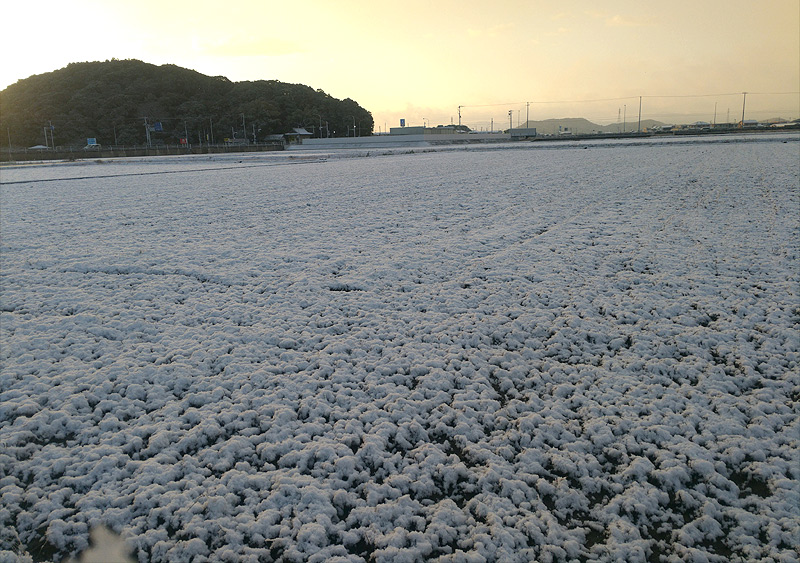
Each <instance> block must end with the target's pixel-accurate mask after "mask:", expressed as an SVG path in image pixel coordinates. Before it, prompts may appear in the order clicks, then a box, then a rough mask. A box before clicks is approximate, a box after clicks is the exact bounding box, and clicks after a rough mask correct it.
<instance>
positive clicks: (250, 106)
mask: <svg viewBox="0 0 800 563" xmlns="http://www.w3.org/2000/svg"><path fill="white" fill-rule="evenodd" d="M145 119H146V120H147V124H148V127H150V128H151V141H152V142H154V143H167V144H172V143H177V142H179V140H180V138H184V137H188V140H189V142H190V143H198V142H200V141H202V142H203V143H207V142H211V141H214V142H216V143H221V142H223V141H224V140H225V139H226V138H237V139H241V138H242V137H245V136H246V138H247V139H249V140H250V141H251V142H252V141H253V138H254V136H255V139H256V140H257V141H263V140H265V139H266V138H267V137H268V136H269V135H276V134H283V133H287V132H289V131H291V130H292V129H293V128H295V127H305V128H306V129H307V130H308V131H309V132H313V133H314V136H320V134H321V135H322V136H328V135H329V136H332V137H333V136H335V137H345V136H352V135H353V134H354V126H355V134H357V135H369V134H371V133H372V128H373V120H372V115H371V114H370V113H369V112H368V111H367V110H365V109H364V108H362V107H361V106H359V105H358V103H356V102H355V101H353V100H351V99H350V98H346V99H344V100H339V99H336V98H333V97H332V96H330V95H328V94H326V93H325V92H323V91H322V90H314V89H313V88H311V87H309V86H304V85H302V84H287V83H283V82H278V81H276V80H259V81H255V82H231V81H230V80H228V79H227V78H225V77H223V76H213V77H212V76H206V75H204V74H200V73H199V72H196V71H193V70H189V69H186V68H181V67H178V66H175V65H161V66H157V65H152V64H148V63H144V62H142V61H137V60H115V59H114V60H110V61H105V62H86V63H72V64H70V65H68V66H67V67H66V68H62V69H60V70H56V71H54V72H49V73H45V74H39V75H35V76H31V77H30V78H26V79H24V80H20V81H18V82H16V83H15V84H12V85H11V86H9V87H8V88H6V89H5V90H3V91H2V92H0V128H2V133H3V135H0V145H3V146H8V144H9V138H10V142H11V145H12V146H15V147H20V146H31V145H35V144H44V143H45V131H44V130H45V128H47V135H48V143H49V142H50V134H51V133H52V138H53V139H54V141H55V145H56V146H64V145H76V144H85V143H86V139H87V138H92V137H93V138H96V139H97V142H98V143H100V144H103V145H112V144H115V143H116V144H119V145H135V144H144V143H145V142H146V129H147V128H146V126H145ZM156 123H160V124H161V126H160V127H158V129H160V130H152V128H153V127H154V126H155V124H156ZM326 124H327V128H326ZM51 126H52V129H51ZM320 127H321V129H320Z"/></svg>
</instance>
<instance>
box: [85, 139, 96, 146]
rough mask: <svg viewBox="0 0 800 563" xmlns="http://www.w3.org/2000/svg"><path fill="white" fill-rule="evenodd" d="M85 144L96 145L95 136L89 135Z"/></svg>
mask: <svg viewBox="0 0 800 563" xmlns="http://www.w3.org/2000/svg"><path fill="white" fill-rule="evenodd" d="M86 144H87V145H96V144H97V137H89V138H88V139H86Z"/></svg>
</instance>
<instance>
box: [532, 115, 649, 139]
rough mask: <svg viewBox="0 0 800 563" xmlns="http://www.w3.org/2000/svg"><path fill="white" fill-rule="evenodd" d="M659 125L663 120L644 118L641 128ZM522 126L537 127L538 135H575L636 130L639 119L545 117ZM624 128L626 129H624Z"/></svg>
mask: <svg viewBox="0 0 800 563" xmlns="http://www.w3.org/2000/svg"><path fill="white" fill-rule="evenodd" d="M659 125H664V123H662V122H661V121H656V120H654V119H643V120H642V123H641V130H642V131H644V130H645V129H650V128H652V127H656V126H659ZM520 127H533V128H536V133H537V134H538V135H557V134H558V133H559V132H562V133H563V132H565V131H569V132H571V133H572V134H573V135H580V134H586V133H621V132H628V133H632V132H636V131H637V130H638V129H639V121H638V120H633V121H626V122H625V123H622V122H620V123H612V124H610V125H598V124H597V123H592V122H591V121H589V120H588V119H584V118H582V117H564V118H557V119H543V120H540V121H532V120H531V121H527V122H526V123H525V124H523V125H520ZM623 130H624V131H623Z"/></svg>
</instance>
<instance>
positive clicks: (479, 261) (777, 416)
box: [0, 133, 800, 562]
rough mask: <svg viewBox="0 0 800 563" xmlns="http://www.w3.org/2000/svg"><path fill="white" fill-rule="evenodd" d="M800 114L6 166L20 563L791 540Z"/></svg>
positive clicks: (798, 500)
mask: <svg viewBox="0 0 800 563" xmlns="http://www.w3.org/2000/svg"><path fill="white" fill-rule="evenodd" d="M799 143H800V137H798V136H797V135H796V134H786V133H781V134H775V135H760V136H741V137H725V138H724V140H723V139H722V138H716V137H708V138H692V139H680V140H675V141H653V140H651V141H633V142H632V141H626V142H613V141H604V142H577V141H576V142H572V141H570V142H569V143H558V142H553V143H537V144H528V143H525V144H509V145H497V146H490V145H485V146H469V147H440V148H435V149H430V150H425V151H420V150H414V151H400V150H396V151H387V152H386V154H383V153H382V154H377V153H375V152H373V153H372V154H370V155H369V156H367V154H366V153H359V152H357V151H353V152H336V151H332V152H330V153H310V154H305V153H304V154H303V156H302V157H297V156H296V155H293V154H289V153H275V154H265V155H250V154H248V155H244V156H243V155H237V156H232V155H219V156H213V157H209V156H203V157H199V156H198V157H171V158H154V159H129V160H125V159H120V160H106V161H81V162H74V163H59V164H44V163H42V164H34V165H30V164H29V165H20V166H7V167H4V168H3V169H2V170H0V174H2V184H0V213H1V216H0V219H2V220H1V221H0V235H2V248H1V251H2V254H1V255H0V257H1V258H2V263H1V266H2V267H1V269H0V273H1V274H2V278H1V279H2V281H1V283H2V286H0V287H2V302H1V303H0V305H1V307H0V358H2V359H1V360H0V361H1V362H2V363H1V366H2V370H1V371H0V530H2V532H0V561H11V560H17V559H20V560H31V559H32V558H33V559H40V558H50V559H52V558H55V559H63V558H67V557H77V556H78V553H79V552H81V551H82V550H85V549H86V548H87V547H89V545H90V533H91V532H92V530H98V529H101V530H102V529H103V528H108V529H110V530H112V531H114V532H116V533H118V534H121V536H122V537H123V538H125V540H126V542H127V545H128V546H129V549H130V550H131V552H132V554H133V556H134V557H135V558H137V559H138V560H139V561H142V562H144V561H234V560H235V561H268V560H282V561H312V560H313V561H317V560H318V561H368V560H369V561H372V560H374V561H420V560H437V559H438V560H441V561H530V560H537V561H568V560H581V561H612V560H627V561H659V560H661V561H674V560H694V561H701V560H708V561H721V560H726V561H793V560H794V561H796V560H797V550H798V549H800V541H799V540H798V538H800V508H798V507H800V487H799V486H798V482H799V481H800V469H799V468H800V463H799V462H800V460H799V459H798V453H797V452H798V451H800V450H799V449H798V446H799V445H800V444H799V443H798V442H799V441H800V437H799V436H800V433H799V432H798V430H800V427H799V425H798V416H797V415H798V389H800V375H799V374H798V358H799V355H800V342H798V313H800V301H798V268H797V264H798V256H800V251H799V250H800V249H799V248H798V247H799V246H800V236H798V235H800V219H798V217H799V216H800V215H798V213H797V210H798V209H800V190H799V189H798V186H799V185H800V161H798V159H797V154H798V146H799Z"/></svg>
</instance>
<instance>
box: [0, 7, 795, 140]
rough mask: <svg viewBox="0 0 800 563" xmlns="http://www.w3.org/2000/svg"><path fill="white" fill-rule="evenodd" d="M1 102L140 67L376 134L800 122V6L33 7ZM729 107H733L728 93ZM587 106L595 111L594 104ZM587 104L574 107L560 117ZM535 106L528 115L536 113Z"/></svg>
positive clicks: (10, 36)
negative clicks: (303, 102)
mask: <svg viewBox="0 0 800 563" xmlns="http://www.w3.org/2000/svg"><path fill="white" fill-rule="evenodd" d="M2 14H3V20H4V25H3V31H4V33H3V34H4V44H5V46H6V48H8V47H9V46H13V54H11V55H8V54H6V55H4V57H3V59H4V60H3V63H2V65H0V88H5V87H6V86H8V85H9V84H12V83H13V82H15V81H17V80H19V79H22V78H26V77H28V76H30V75H33V74H41V73H43V72H49V71H52V70H56V69H58V68H62V67H64V66H66V65H67V64H68V63H70V62H78V61H93V60H106V59H110V58H118V59H125V58H135V59H140V60H143V61H145V62H149V63H153V64H164V63H172V64H176V65H179V66H183V67H187V68H192V69H195V70H197V71H199V72H202V73H203V74H208V75H223V76H226V77H228V78H229V79H231V80H234V81H239V80H260V79H267V80H269V79H275V80H280V81H284V82H292V83H302V84H307V85H309V86H311V87H313V88H320V89H322V90H325V91H326V92H327V93H329V94H331V95H332V96H335V97H337V98H345V97H349V98H352V99H354V100H356V101H357V102H358V103H359V104H361V105H362V106H363V107H364V108H366V109H367V110H369V111H371V112H372V114H373V117H374V118H375V128H376V130H378V129H379V128H380V129H384V128H385V127H392V126H397V125H398V122H399V119H400V118H405V119H406V121H407V122H408V123H409V124H420V125H421V124H422V123H423V120H425V121H426V122H427V123H429V124H432V125H437V124H440V123H450V121H451V119H452V120H453V121H454V122H457V121H458V106H464V107H463V108H462V120H463V122H464V123H465V124H467V125H470V126H471V127H473V128H476V129H480V128H488V127H489V126H490V124H491V123H492V121H493V122H494V124H495V126H496V128H500V127H503V126H504V125H507V124H508V112H509V110H511V111H512V112H514V113H513V114H512V115H513V117H512V119H513V120H514V124H515V125H516V122H517V121H518V120H520V119H521V120H522V121H524V120H525V115H526V112H529V115H530V118H531V119H546V118H550V117H586V118H589V119H591V120H593V121H595V122H598V123H604V124H605V123H613V122H616V121H617V119H618V117H619V116H620V114H624V115H625V118H627V119H628V121H629V122H630V121H631V120H635V119H636V117H637V112H638V106H639V99H638V97H639V96H644V98H643V102H642V106H643V108H642V117H643V118H653V119H658V120H660V121H666V122H687V121H695V120H703V121H712V119H713V116H714V110H715V106H716V111H717V121H723V120H724V119H725V118H726V117H727V115H726V114H728V113H729V114H730V116H731V119H732V120H733V119H737V120H738V119H739V118H741V111H742V98H743V96H742V95H741V92H744V91H747V92H749V93H748V96H747V104H746V106H747V107H746V109H747V117H748V118H767V117H774V116H782V117H786V118H796V117H798V114H799V113H800V95H798V91H800V0H670V1H668V2H665V1H663V0H658V1H650V0H609V1H605V2H596V1H582V0H573V1H570V0H566V1H560V0H559V1H556V0H529V1H522V0H494V1H492V2H488V1H486V0H403V1H392V2H390V1H381V0H328V1H324V0H297V1H286V0H281V1H273V0H258V1H255V0H237V1H233V2H227V3H226V2H220V1H219V0H215V1H207V0H191V1H184V0H159V1H153V0H137V1H135V2H134V1H127V0H118V1H108V0H73V1H64V0H37V1H36V2H25V3H23V2H15V4H14V5H6V6H5V7H3V8H2ZM723 94H730V95H723ZM587 100H601V101H594V102H589V101H587ZM567 101H580V103H565V102H567ZM526 102H531V104H530V107H528V106H526Z"/></svg>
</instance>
